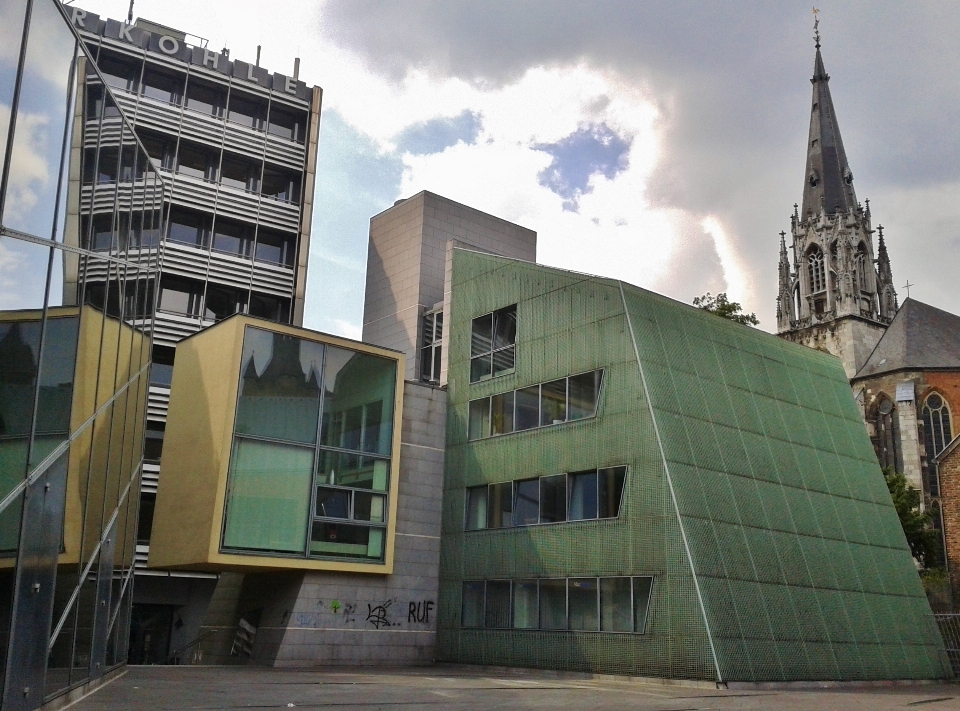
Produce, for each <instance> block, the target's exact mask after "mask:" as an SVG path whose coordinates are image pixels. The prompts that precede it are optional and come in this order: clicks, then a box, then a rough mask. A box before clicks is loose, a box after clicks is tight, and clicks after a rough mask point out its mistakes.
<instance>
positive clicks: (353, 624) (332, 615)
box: [290, 598, 437, 630]
mask: <svg viewBox="0 0 960 711" xmlns="http://www.w3.org/2000/svg"><path fill="white" fill-rule="evenodd" d="M360 605H366V608H367V610H366V614H364V613H363V612H360V611H358V608H359V607H360ZM316 607H317V611H316V612H294V613H293V615H292V617H291V620H290V621H291V625H292V626H294V627H307V628H310V629H345V628H346V629H350V628H367V629H369V628H370V627H372V628H373V629H376V630H383V629H388V628H391V627H408V628H412V629H425V628H430V627H432V624H433V619H432V616H431V613H432V612H433V611H434V610H435V609H436V607H437V603H436V601H434V600H410V601H408V602H407V607H406V610H407V615H406V620H404V618H403V613H402V612H401V613H399V614H398V612H397V611H398V610H402V609H403V606H402V605H401V604H400V601H399V599H398V598H388V599H386V600H375V601H373V602H366V601H364V602H363V603H357V602H343V601H341V600H330V601H329V602H326V601H324V600H317V605H316Z"/></svg>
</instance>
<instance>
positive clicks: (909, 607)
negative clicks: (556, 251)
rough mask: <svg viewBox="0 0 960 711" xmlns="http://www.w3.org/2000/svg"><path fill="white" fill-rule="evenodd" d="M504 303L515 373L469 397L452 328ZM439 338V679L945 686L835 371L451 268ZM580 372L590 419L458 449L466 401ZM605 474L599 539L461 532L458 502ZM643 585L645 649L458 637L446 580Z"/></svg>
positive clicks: (729, 333)
mask: <svg viewBox="0 0 960 711" xmlns="http://www.w3.org/2000/svg"><path fill="white" fill-rule="evenodd" d="M512 303H517V304H518V307H517V315H518V336H517V371H516V373H515V374H512V375H509V376H503V377H500V378H495V379H493V380H489V381H486V382H484V383H480V384H474V385H470V384H469V378H468V372H469V338H470V321H471V319H472V318H473V317H474V316H477V315H480V314H483V313H485V312H488V311H491V310H493V309H496V308H500V307H502V306H507V305H509V304H512ZM625 306H626V308H625ZM628 314H629V318H628ZM450 328H451V330H450V335H451V339H450V356H449V357H450V361H449V381H448V382H449V386H448V387H449V393H448V394H449V410H448V429H447V457H446V480H445V491H444V518H443V531H442V535H443V540H442V544H441V567H440V576H441V580H440V605H439V608H440V609H439V618H438V657H439V658H440V659H441V660H446V661H458V662H463V663H479V664H496V665H511V666H528V667H543V668H552V669H570V670H581V671H593V672H602V673H614V674H631V675H648V676H668V677H684V678H701V679H716V678H718V676H719V677H720V678H722V679H723V680H724V681H738V680H739V681H776V680H803V679H892V678H940V677H944V676H947V675H948V674H949V671H948V669H949V665H948V664H947V660H946V657H945V654H944V652H943V646H942V641H941V640H940V637H939V633H938V632H937V629H936V626H935V624H934V622H933V618H932V615H931V613H930V609H929V606H928V605H927V602H926V598H925V596H924V593H923V589H922V587H921V585H920V581H919V578H918V576H917V574H916V571H915V569H914V567H913V563H912V560H911V558H910V554H909V551H908V548H907V545H906V541H905V539H904V536H903V533H902V531H901V529H900V527H899V523H898V521H897V518H896V513H895V511H894V510H893V507H892V504H891V501H890V497H889V495H888V494H887V491H886V487H885V485H884V482H883V479H882V476H881V473H880V470H879V468H878V466H877V463H876V459H875V457H874V455H873V451H872V449H871V447H870V443H869V440H868V439H867V436H866V432H865V429H864V427H863V423H862V420H861V419H860V415H859V412H858V410H857V408H856V405H855V403H854V401H853V399H852V397H851V395H850V390H849V386H848V384H847V381H846V379H845V376H844V373H843V369H842V367H841V366H840V363H839V361H837V360H836V359H835V358H833V357H831V356H827V355H824V354H821V353H817V352H815V351H812V350H809V349H805V348H803V347H800V346H795V345H793V344H790V343H786V342H784V341H781V340H779V339H776V338H775V337H772V336H770V335H768V334H764V333H761V332H759V331H756V330H753V329H750V328H747V327H743V326H739V325H736V324H733V323H730V322H726V321H723V320H722V319H719V318H717V317H715V316H712V315H709V314H706V313H703V312H699V311H697V310H695V309H692V308H690V307H687V306H684V305H682V304H678V303H677V302H674V301H671V300H669V299H666V298H663V297H660V296H657V295H655V294H652V293H650V292H647V291H644V290H641V289H637V288H636V287H632V286H630V285H626V284H622V285H621V284H620V283H619V282H616V281H613V280H606V279H600V278H594V277H588V276H584V275H578V274H574V273H570V272H563V271H560V270H554V269H550V268H547V267H541V266H537V265H532V264H528V263H523V262H515V261H511V260H506V259H501V258H496V257H491V256H487V255H481V254H478V253H472V252H466V251H461V250H457V252H456V253H455V255H454V272H453V300H452V305H451V324H450ZM638 357H639V361H638ZM598 367H603V368H605V369H606V373H605V382H604V385H603V393H602V395H601V400H600V406H599V414H598V417H597V418H596V419H594V420H589V421H583V422H577V423H570V424H564V425H558V426H554V427H550V428H546V429H542V430H532V431H527V432H522V433H515V434H510V435H505V436H502V437H497V438H491V439H488V440H483V441H479V442H469V443H467V442H466V418H467V403H468V401H469V400H471V399H474V398H477V397H483V396H485V395H489V394H492V393H497V392H504V391H506V390H510V389H513V388H515V387H521V386H524V385H529V384H533V383H537V382H542V381H545V380H549V379H552V378H556V377H561V376H565V375H569V374H572V373H576V372H581V371H585V370H590V369H593V368H598ZM641 371H642V372H641ZM648 397H649V400H648V399H647V398H648ZM651 410H652V416H651ZM658 435H659V436H658ZM617 464H627V465H628V466H629V467H630V470H629V474H628V479H627V487H626V490H625V492H624V501H623V506H622V509H621V514H620V517H619V519H617V520H613V521H592V522H577V523H564V524H555V525H547V526H538V527H527V528H517V529H506V530H492V531H478V532H470V533H467V534H465V533H464V531H463V514H464V511H463V508H464V488H465V487H467V486H473V485H476V484H482V483H492V482H498V481H509V480H511V479H519V478H522V477H527V476H537V475H544V474H554V473H560V472H564V471H576V470H579V469H587V468H592V467H602V466H611V465H617ZM678 511H679V514H680V515H679V518H678V516H677V512H678ZM684 537H685V538H686V545H687V546H688V547H689V551H690V554H691V556H692V559H693V563H694V565H693V568H694V569H695V571H696V578H694V575H693V574H692V573H691V566H690V562H689V560H688V559H687V557H686V555H685V550H686V548H685V546H684ZM643 574H653V575H655V576H656V583H655V587H654V596H653V600H652V606H651V610H650V616H649V624H648V629H647V634H644V635H630V634H610V633H586V632H583V633H581V632H545V631H526V630H517V631H511V630H497V631H487V630H465V629H460V626H459V617H460V590H461V582H462V581H463V580H465V579H467V580H470V579H492V578H497V577H505V578H519V577H528V576H529V577H550V576H576V575H590V576H593V575H597V576H604V575H643ZM697 584H698V585H699V588H700V592H701V594H702V599H703V607H702V608H701V606H700V604H699V602H698V597H697V590H696V585H697ZM705 622H706V624H705ZM711 642H712V645H711ZM712 650H716V654H715V655H714V653H713V652H712Z"/></svg>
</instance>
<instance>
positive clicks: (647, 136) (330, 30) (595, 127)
mask: <svg viewBox="0 0 960 711" xmlns="http://www.w3.org/2000/svg"><path fill="white" fill-rule="evenodd" d="M75 4H77V5H80V6H81V7H83V8H84V9H86V10H89V11H92V12H97V13H99V14H100V15H101V16H109V17H113V18H117V19H122V18H124V17H125V16H126V12H127V4H128V3H127V1H126V0H77V2H76V3H75ZM818 7H819V9H820V14H819V17H820V30H821V33H822V37H823V39H822V46H823V58H824V63H825V65H826V68H827V71H828V73H829V74H830V75H831V77H832V79H831V82H830V87H831V91H832V94H833V100H834V105H835V107H836V111H837V115H838V120H839V123H840V129H841V133H842V136H843V141H844V146H845V148H846V152H847V157H848V159H849V163H850V166H851V169H852V171H853V173H854V175H855V183H854V187H855V189H856V191H857V197H858V198H859V199H860V200H861V201H862V200H863V199H864V198H869V199H870V204H871V209H872V213H873V218H874V225H875V226H876V224H878V223H879V224H882V225H883V226H884V235H885V239H886V242H887V246H888V250H889V253H890V258H891V262H892V267H893V275H894V280H895V284H896V285H897V290H898V292H899V294H900V299H901V301H902V300H903V298H905V296H906V292H907V290H906V289H905V288H904V286H903V285H904V284H905V283H906V282H907V280H909V281H910V283H911V284H912V286H911V288H910V295H911V296H913V297H914V298H917V299H919V300H922V301H925V302H927V303H930V304H933V305H934V306H937V307H940V308H943V309H946V310H948V311H951V312H953V313H958V314H960V289H958V288H957V287H956V285H955V284H954V282H955V281H956V277H957V275H960V43H957V42H956V37H957V36H960V4H953V3H943V2H917V3H910V4H909V5H906V4H903V3H895V2H866V1H863V2H857V1H852V2H843V3H838V2H822V3H819V4H818ZM134 14H135V15H136V16H141V17H144V18H147V19H150V20H153V21H156V22H159V23H162V24H164V25H168V26H172V27H177V28H179V29H181V30H184V31H186V32H189V33H192V34H195V35H199V36H202V37H205V38H207V39H209V41H210V46H211V47H213V48H216V49H219V48H220V47H223V46H226V47H228V48H229V49H230V53H231V58H235V59H252V58H254V57H255V55H256V47H257V45H258V44H260V45H262V46H263V50H262V58H261V65H262V66H265V67H267V68H268V69H270V70H272V71H279V72H285V73H291V72H292V67H293V62H294V57H296V56H299V57H300V58H301V68H300V78H301V79H303V80H304V81H306V82H307V83H308V84H317V85H319V86H321V87H323V89H324V94H323V112H322V120H321V128H320V145H319V162H318V168H317V170H318V180H317V194H316V201H315V205H316V208H315V210H316V214H315V221H314V226H313V227H314V233H313V239H312V243H311V249H310V269H309V275H308V284H307V308H306V316H305V324H304V325H306V326H307V327H311V328H316V329H319V330H323V331H327V332H332V333H337V334H341V335H346V336H351V337H359V336H360V330H361V324H362V312H363V282H364V276H365V269H366V252H367V236H368V230H369V220H370V217H372V216H373V215H375V214H377V213H379V212H381V211H382V210H384V209H386V208H388V207H390V206H391V205H392V204H393V203H394V201H395V200H397V199H399V198H401V197H409V196H410V195H413V194H415V193H417V192H419V191H421V190H430V191H432V192H435V193H438V194H441V195H444V196H446V197H448V198H451V199H453V200H457V201H459V202H463V203H465V204H467V205H470V206H472V207H475V208H478V209H480V210H484V211H486V212H490V213H492V214H494V215H496V216H498V217H501V218H504V219H507V220H510V221H513V222H516V223H519V224H521V225H523V226H525V227H528V228H531V229H533V230H536V231H537V233H538V261H540V262H542V263H544V264H548V265H551V266H557V267H562V268H569V269H575V270H578V271H582V272H588V273H594V274H598V275H603V276H610V277H615V278H620V279H623V280H625V281H627V282H630V283H632V284H636V285H638V286H642V287H645V288H649V289H653V290H655V291H658V292H660V293H663V294H666V295H668V296H671V297H673V298H676V299H679V300H682V301H685V302H690V301H691V300H692V299H693V297H695V296H698V295H701V294H703V293H705V292H707V291H710V292H712V293H717V292H727V294H728V295H729V297H730V298H731V299H732V300H735V301H739V302H741V303H742V304H743V306H744V307H745V309H746V310H747V311H752V312H756V314H757V316H758V317H759V318H760V322H761V323H760V328H762V329H765V330H769V331H775V330H776V319H775V307H776V305H775V299H776V290H777V259H778V254H779V237H778V233H779V232H780V231H781V230H789V229H790V220H789V216H790V213H791V212H792V210H793V204H794V203H795V202H799V201H800V198H801V194H802V181H803V177H804V160H805V146H806V140H807V131H808V126H809V105H810V96H811V94H810V92H811V85H810V83H809V79H810V77H811V75H812V73H813V60H814V47H813V39H812V34H813V30H812V25H813V15H812V13H811V7H810V3H809V0H805V1H804V2H802V3H801V2H785V1H781V0H777V1H770V2H757V1H755V2H740V3H732V2H731V3H723V4H721V3H716V2H694V1H693V0H677V1H674V2H669V3H664V2H652V1H651V2H647V1H644V0H590V1H589V2H588V1H587V0H549V1H548V0H525V1H524V2H516V1H515V0H486V1H485V2H482V3H478V2H463V1H460V0H406V1H403V2H383V1H377V0H350V1H349V2H345V1H342V0H340V1H338V2H322V1H320V0H315V1H307V0H273V1H272V2H270V3H269V4H264V3H262V2H258V3H253V2H245V1H244V0H233V1H231V2H226V1H225V0H206V2H202V3H200V2H196V0H189V1H187V0H137V2H136V5H135V7H134ZM951 284H954V286H951Z"/></svg>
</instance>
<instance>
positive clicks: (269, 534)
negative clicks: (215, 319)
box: [222, 326, 397, 562]
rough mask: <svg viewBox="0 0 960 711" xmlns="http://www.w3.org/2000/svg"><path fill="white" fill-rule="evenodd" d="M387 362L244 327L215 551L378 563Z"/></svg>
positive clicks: (384, 494) (382, 533)
mask: <svg viewBox="0 0 960 711" xmlns="http://www.w3.org/2000/svg"><path fill="white" fill-rule="evenodd" d="M396 388H397V362H396V361H395V360H391V359H389V358H382V357H379V356H375V355H371V354H368V353H361V352H358V351H352V350H348V349H346V348H338V347H336V346H332V345H325V344H322V343H316V342H314V341H308V340H304V339H302V338H297V337H295V336H290V335H285V334H282V333H274V332H272V331H267V330H264V329H261V328H254V327H251V326H248V327H247V328H246V330H245V332H244V339H243V355H242V357H241V364H240V388H239V396H238V401H237V415H236V424H235V426H234V442H233V452H232V454H231V461H230V475H229V482H228V490H227V500H226V507H225V509H226V511H225V518H224V526H223V541H222V547H223V550H224V552H231V553H233V552H236V553H251V554H253V553H259V554H261V555H263V554H267V555H277V554H280V555H287V556H297V557H311V558H353V559H357V560H361V561H365V562H380V561H382V560H383V558H384V553H385V546H386V530H387V528H386V527H387V512H388V510H389V506H388V497H389V496H390V491H389V483H390V460H391V455H392V452H391V447H392V441H393V422H394V419H393V418H394V412H393V410H394V402H395V400H396Z"/></svg>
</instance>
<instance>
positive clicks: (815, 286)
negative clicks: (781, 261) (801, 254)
mask: <svg viewBox="0 0 960 711" xmlns="http://www.w3.org/2000/svg"><path fill="white" fill-rule="evenodd" d="M807 274H808V276H809V277H810V293H811V294H816V293H818V292H820V291H825V290H826V288H827V274H826V271H825V270H824V266H823V250H821V249H820V248H819V247H814V248H813V249H811V250H810V254H808V255H807Z"/></svg>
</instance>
